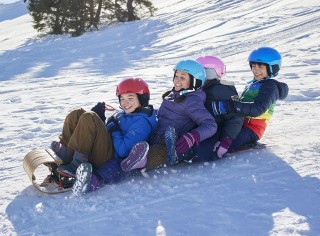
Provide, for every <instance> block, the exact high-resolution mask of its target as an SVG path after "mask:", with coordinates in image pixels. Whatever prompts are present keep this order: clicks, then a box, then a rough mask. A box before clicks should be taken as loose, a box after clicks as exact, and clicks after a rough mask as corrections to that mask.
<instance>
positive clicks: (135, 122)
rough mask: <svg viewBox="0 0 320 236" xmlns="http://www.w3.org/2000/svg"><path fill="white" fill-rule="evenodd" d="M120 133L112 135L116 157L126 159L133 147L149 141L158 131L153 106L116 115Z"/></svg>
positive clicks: (116, 132)
mask: <svg viewBox="0 0 320 236" xmlns="http://www.w3.org/2000/svg"><path fill="white" fill-rule="evenodd" d="M114 118H115V119H116V122H117V124H118V126H119V128H120V131H114V132H112V134H111V137H112V143H113V147H114V151H115V157H118V158H121V159H124V158H126V157H127V156H128V155H129V152H130V150H131V149H132V147H133V146H134V145H135V144H136V143H138V142H140V141H147V140H148V139H149V138H150V136H151V134H152V133H153V132H154V131H155V130H156V129H157V118H156V114H155V111H154V109H153V107H152V106H151V105H149V106H148V107H144V108H143V109H141V110H139V111H138V112H133V113H130V114H126V113H125V112H124V111H121V112H119V113H117V114H116V115H114Z"/></svg>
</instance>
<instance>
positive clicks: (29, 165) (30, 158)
mask: <svg viewBox="0 0 320 236" xmlns="http://www.w3.org/2000/svg"><path fill="white" fill-rule="evenodd" d="M53 163H55V164H58V165H60V164H62V160H61V159H60V158H59V157H58V156H57V155H56V154H55V153H54V152H53V151H52V150H51V149H46V150H36V151H31V152H29V153H27V155H26V156H25V157H24V159H23V168H24V170H25V171H26V173H27V174H28V176H29V178H30V180H31V182H32V184H33V186H34V187H35V188H36V189H37V190H39V191H40V192H42V193H46V194H57V193H62V192H67V191H70V190H71V188H66V189H64V188H58V187H56V189H52V190H47V189H46V188H44V187H43V186H41V185H42V184H39V182H37V178H36V176H35V171H36V169H37V168H38V167H39V166H40V165H47V166H50V164H53Z"/></svg>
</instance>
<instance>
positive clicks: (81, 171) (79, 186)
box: [72, 162, 92, 196]
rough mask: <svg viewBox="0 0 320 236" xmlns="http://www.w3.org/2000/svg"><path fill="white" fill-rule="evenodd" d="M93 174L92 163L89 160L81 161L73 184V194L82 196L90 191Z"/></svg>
mask: <svg viewBox="0 0 320 236" xmlns="http://www.w3.org/2000/svg"><path fill="white" fill-rule="evenodd" d="M91 176H92V165H91V164H90V163H89V162H84V163H81V164H80V165H79V167H78V168H77V171H76V181H75V182H74V184H73V186H72V193H73V195H75V196H80V195H82V194H86V193H88V192H89V191H90V186H91V185H90V182H91Z"/></svg>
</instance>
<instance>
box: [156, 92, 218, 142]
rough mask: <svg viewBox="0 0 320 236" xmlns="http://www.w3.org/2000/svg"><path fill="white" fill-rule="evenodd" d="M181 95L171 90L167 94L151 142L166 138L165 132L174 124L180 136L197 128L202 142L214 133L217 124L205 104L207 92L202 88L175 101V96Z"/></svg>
mask: <svg viewBox="0 0 320 236" xmlns="http://www.w3.org/2000/svg"><path fill="white" fill-rule="evenodd" d="M179 96H181V95H180V93H179V92H176V91H171V92H170V94H169V95H168V96H166V97H165V98H164V99H163V101H162V103H161V105H160V108H159V111H158V115H157V116H158V129H157V131H156V133H155V134H154V135H153V137H152V138H151V140H150V143H151V144H154V143H157V142H159V141H160V140H163V139H164V132H165V130H166V128H167V127H168V126H169V125H172V126H173V127H174V128H175V129H176V132H177V135H178V137H180V136H181V135H183V134H185V133H187V132H189V131H191V130H193V129H195V130H197V131H198V133H199V134H200V142H201V141H203V140H204V139H207V138H209V137H211V136H212V135H214V134H215V133H216V131H217V124H216V122H215V120H214V118H213V117H212V115H211V114H210V113H209V112H208V110H207V109H206V108H205V106H204V101H205V98H206V94H205V92H204V91H202V89H198V90H196V91H194V92H189V93H187V94H185V95H184V96H185V99H184V100H183V101H181V102H175V101H174V98H177V97H179Z"/></svg>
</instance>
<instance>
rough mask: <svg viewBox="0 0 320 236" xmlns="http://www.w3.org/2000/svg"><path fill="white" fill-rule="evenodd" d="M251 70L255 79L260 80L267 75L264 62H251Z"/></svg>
mask: <svg viewBox="0 0 320 236" xmlns="http://www.w3.org/2000/svg"><path fill="white" fill-rule="evenodd" d="M251 71H252V73H253V76H254V78H255V80H258V81H260V80H263V79H264V78H266V77H268V71H267V66H266V65H264V64H260V63H259V64H258V63H253V64H252V66H251Z"/></svg>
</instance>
